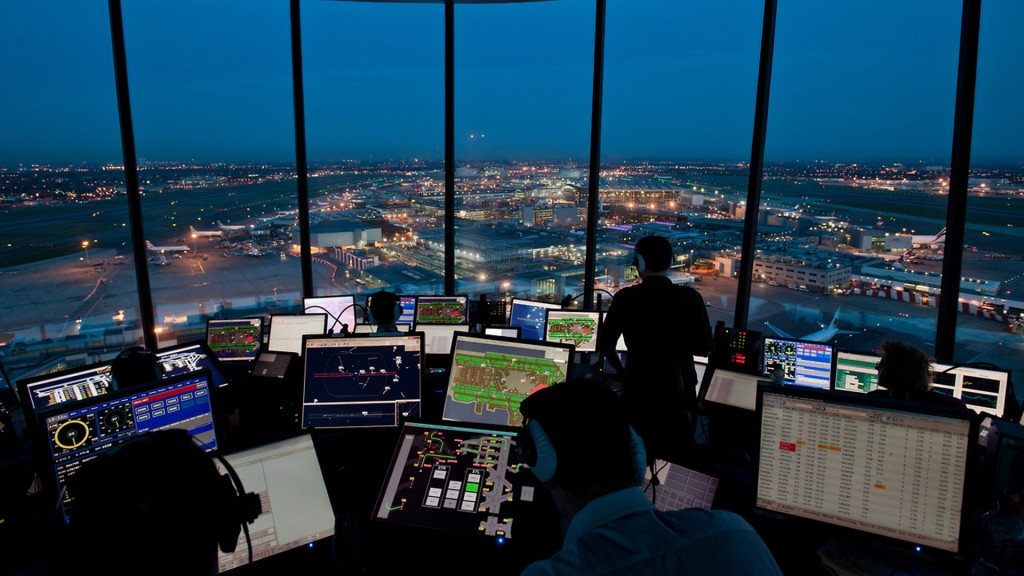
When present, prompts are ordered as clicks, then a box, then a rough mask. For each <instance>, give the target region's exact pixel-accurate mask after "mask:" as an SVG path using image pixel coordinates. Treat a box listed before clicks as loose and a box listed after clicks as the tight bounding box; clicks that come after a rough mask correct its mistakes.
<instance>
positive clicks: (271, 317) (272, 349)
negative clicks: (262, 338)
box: [264, 312, 327, 356]
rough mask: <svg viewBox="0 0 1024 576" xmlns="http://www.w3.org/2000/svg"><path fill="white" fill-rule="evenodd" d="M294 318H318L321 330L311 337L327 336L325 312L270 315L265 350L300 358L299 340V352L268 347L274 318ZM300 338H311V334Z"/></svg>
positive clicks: (300, 342) (300, 345)
mask: <svg viewBox="0 0 1024 576" xmlns="http://www.w3.org/2000/svg"><path fill="white" fill-rule="evenodd" d="M295 316H306V317H313V316H319V317H320V319H321V320H323V324H321V328H320V333H319V334H312V336H324V335H326V334H327V313H326V312H315V313H310V314H271V315H270V325H269V326H268V327H267V345H266V346H265V347H264V349H265V350H269V351H270V352H295V353H296V354H298V355H300V356H301V355H302V341H301V339H300V340H299V350H275V349H274V348H271V347H270V337H271V335H272V334H273V333H274V319H275V318H281V317H295ZM302 336H311V334H303V335H302Z"/></svg>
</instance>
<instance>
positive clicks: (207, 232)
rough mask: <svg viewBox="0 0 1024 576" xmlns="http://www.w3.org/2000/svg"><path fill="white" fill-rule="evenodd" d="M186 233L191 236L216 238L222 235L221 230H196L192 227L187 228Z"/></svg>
mask: <svg viewBox="0 0 1024 576" xmlns="http://www.w3.org/2000/svg"><path fill="white" fill-rule="evenodd" d="M188 231H189V232H191V233H192V235H193V236H216V237H219V236H221V235H223V234H224V231H223V230H196V229H195V227H194V226H189V227H188Z"/></svg>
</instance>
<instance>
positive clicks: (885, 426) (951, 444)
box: [756, 388, 976, 553]
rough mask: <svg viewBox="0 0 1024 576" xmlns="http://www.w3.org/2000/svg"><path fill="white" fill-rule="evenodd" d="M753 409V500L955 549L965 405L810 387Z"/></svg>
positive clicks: (776, 394)
mask: <svg viewBox="0 0 1024 576" xmlns="http://www.w3.org/2000/svg"><path fill="white" fill-rule="evenodd" d="M758 410H759V415H760V421H761V422H760V445H759V451H758V465H757V489H756V493H757V500H756V505H757V507H758V508H759V509H761V510H768V511H772V512H777V513H782V514H788V515H792V516H797V517H801V518H806V519H809V520H813V521H818V522H824V523H827V524H832V525H835V526H839V527H842V528H848V529H853V530H858V531H861V532H865V533H868V534H872V535H875V536H878V537H884V538H887V539H894V540H898V541H903V542H907V543H910V544H912V545H914V546H922V547H927V548H929V549H932V550H941V551H945V552H952V553H958V552H960V545H961V542H962V538H961V532H962V530H963V525H964V518H965V517H964V515H963V510H964V505H965V502H964V485H965V479H966V477H967V463H968V461H969V455H968V451H969V450H971V445H972V438H973V437H974V433H975V431H976V425H974V424H973V423H972V417H971V415H970V413H968V412H966V411H961V412H949V413H945V412H943V411H941V410H940V411H935V409H934V407H923V408H922V407H917V406H914V405H910V404H906V403H898V402H893V401H889V400H888V399H876V398H873V397H871V396H867V395H851V394H843V393H840V392H828V391H817V390H812V389H807V388H791V389H788V390H785V391H776V390H775V389H765V390H762V392H761V393H760V396H759V398H758ZM918 410H921V411H918ZM925 410H930V411H925ZM972 428H973V429H972Z"/></svg>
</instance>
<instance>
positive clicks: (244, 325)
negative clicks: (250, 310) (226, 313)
mask: <svg viewBox="0 0 1024 576" xmlns="http://www.w3.org/2000/svg"><path fill="white" fill-rule="evenodd" d="M206 345H207V346H209V347H210V350H211V351H213V353H214V355H215V356H217V358H218V359H219V360H221V361H222V362H250V361H252V360H254V359H255V358H256V355H257V354H259V353H260V349H262V347H263V318H238V319H231V320H226V319H221V318H210V319H209V320H207V321H206Z"/></svg>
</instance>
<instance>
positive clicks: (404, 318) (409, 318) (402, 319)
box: [357, 294, 417, 326]
mask: <svg viewBox="0 0 1024 576" xmlns="http://www.w3.org/2000/svg"><path fill="white" fill-rule="evenodd" d="M416 298H417V297H416V296H415V295H405V296H399V297H398V305H399V307H401V309H402V313H401V314H399V315H398V318H396V319H395V322H396V323H398V324H405V325H409V324H412V323H413V322H415V321H416ZM372 300H373V294H370V295H369V296H367V297H366V311H367V313H368V316H367V317H366V320H365V323H366V324H373V323H374V322H375V321H374V320H373V318H372V313H370V302H371V301H372ZM357 326H361V325H357Z"/></svg>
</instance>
